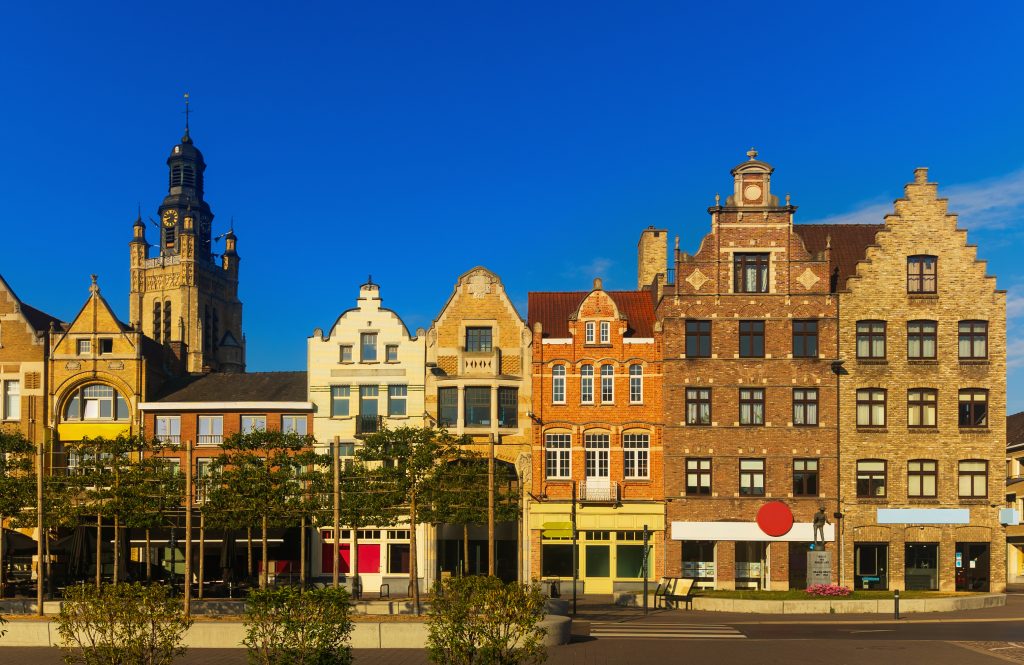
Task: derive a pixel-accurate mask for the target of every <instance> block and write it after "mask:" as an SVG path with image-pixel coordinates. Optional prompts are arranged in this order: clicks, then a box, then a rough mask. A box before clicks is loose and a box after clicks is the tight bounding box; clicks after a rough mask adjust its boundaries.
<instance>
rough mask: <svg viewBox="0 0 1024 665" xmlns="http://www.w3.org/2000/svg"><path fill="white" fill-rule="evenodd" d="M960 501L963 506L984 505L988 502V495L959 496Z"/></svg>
mask: <svg viewBox="0 0 1024 665" xmlns="http://www.w3.org/2000/svg"><path fill="white" fill-rule="evenodd" d="M960 503H961V504H962V505H965V506H984V505H986V504H987V503H988V497H985V496H979V497H960Z"/></svg>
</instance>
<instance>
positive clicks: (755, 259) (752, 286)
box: [733, 253, 769, 293]
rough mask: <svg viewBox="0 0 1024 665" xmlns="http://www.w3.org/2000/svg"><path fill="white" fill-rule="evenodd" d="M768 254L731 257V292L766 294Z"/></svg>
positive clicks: (738, 254)
mask: <svg viewBox="0 0 1024 665" xmlns="http://www.w3.org/2000/svg"><path fill="white" fill-rule="evenodd" d="M768 256H769V255H768V254H740V253H737V254H734V255H733V291H735V292H736V293H768Z"/></svg>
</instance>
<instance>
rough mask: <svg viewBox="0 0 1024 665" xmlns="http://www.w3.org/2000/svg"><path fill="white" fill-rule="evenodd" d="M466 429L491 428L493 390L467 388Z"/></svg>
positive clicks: (483, 387)
mask: <svg viewBox="0 0 1024 665" xmlns="http://www.w3.org/2000/svg"><path fill="white" fill-rule="evenodd" d="M465 398H466V405H465V411H464V413H465V418H466V427H490V426H491V389H490V388H488V387H486V386H467V387H466V388H465Z"/></svg>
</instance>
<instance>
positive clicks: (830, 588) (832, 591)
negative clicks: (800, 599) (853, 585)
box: [807, 584, 850, 598]
mask: <svg viewBox="0 0 1024 665" xmlns="http://www.w3.org/2000/svg"><path fill="white" fill-rule="evenodd" d="M807 594H808V595H810V596H823V597H832V598H834V597H837V596H840V597H841V596H849V595H850V590H849V589H847V588H846V587H844V586H839V585H838V584H812V585H811V586H809V587H807Z"/></svg>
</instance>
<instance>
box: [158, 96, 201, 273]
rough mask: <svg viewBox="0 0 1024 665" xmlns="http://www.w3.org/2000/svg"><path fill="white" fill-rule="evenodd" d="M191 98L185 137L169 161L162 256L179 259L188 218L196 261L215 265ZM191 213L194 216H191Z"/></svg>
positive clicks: (188, 98) (162, 217)
mask: <svg viewBox="0 0 1024 665" xmlns="http://www.w3.org/2000/svg"><path fill="white" fill-rule="evenodd" d="M191 101H192V100H191V96H190V95H189V93H187V92H186V93H185V110H184V113H185V134H184V136H182V137H181V141H180V142H179V143H178V144H177V145H175V146H174V147H173V148H172V149H171V154H170V156H169V157H168V158H167V168H168V184H167V196H166V197H164V201H163V204H161V206H160V209H159V212H160V254H161V255H164V256H167V255H176V254H178V253H179V252H180V248H181V235H182V233H183V232H184V231H185V228H184V222H185V217H186V216H190V217H191V218H192V220H193V229H194V232H195V234H196V243H195V257H196V259H197V260H199V261H205V262H212V261H213V254H212V251H213V250H212V242H211V237H210V234H211V230H212V227H213V213H212V212H211V211H210V206H209V205H208V204H207V203H206V201H205V200H204V199H203V195H204V188H203V185H204V182H203V177H204V173H205V171H206V162H205V160H204V159H203V153H202V152H200V151H199V148H197V147H196V146H195V143H193V141H192V135H191V127H190V120H191V114H192V106H191ZM189 213H191V214H189Z"/></svg>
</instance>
